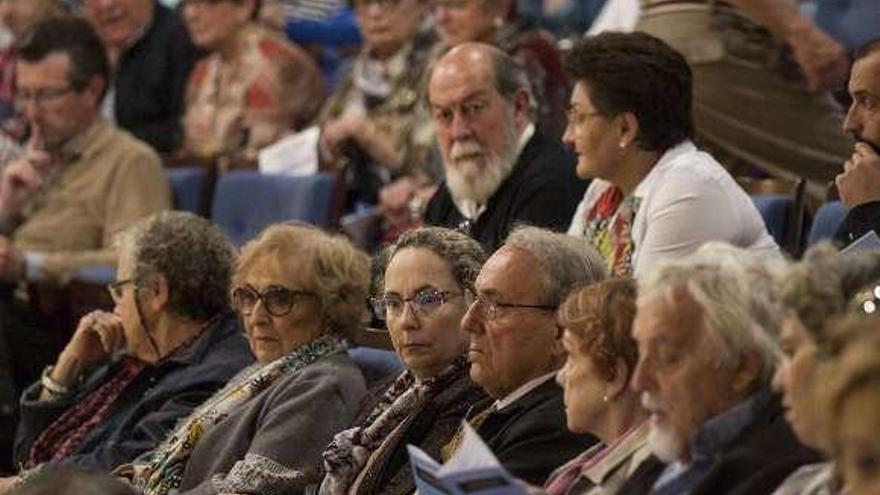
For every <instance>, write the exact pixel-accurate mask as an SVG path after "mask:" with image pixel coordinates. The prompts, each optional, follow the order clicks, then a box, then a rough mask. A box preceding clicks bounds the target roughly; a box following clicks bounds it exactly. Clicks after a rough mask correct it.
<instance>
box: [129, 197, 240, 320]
mask: <svg viewBox="0 0 880 495" xmlns="http://www.w3.org/2000/svg"><path fill="white" fill-rule="evenodd" d="M117 244H118V246H119V247H120V248H121V249H122V250H124V251H125V252H126V253H127V254H130V256H131V258H130V259H131V260H132V263H133V267H132V279H133V280H134V281H135V286H136V287H137V286H138V284H141V283H142V282H143V281H144V280H146V279H147V278H149V277H150V276H151V275H155V274H159V275H162V276H163V277H164V278H165V280H166V281H167V283H168V311H169V312H171V313H173V314H175V315H178V316H182V317H185V318H190V319H192V320H194V321H205V320H208V319H210V318H211V317H213V316H214V315H216V314H218V313H220V312H222V311H225V310H226V309H227V308H228V307H229V300H228V297H229V283H230V279H231V277H232V270H233V266H234V264H235V248H233V246H232V244H230V242H229V240H228V239H227V238H226V237H225V236H224V235H223V234H222V233H221V232H220V230H219V229H217V228H216V227H215V226H214V225H213V224H211V222H209V221H208V220H206V219H204V218H201V217H198V216H196V215H193V214H192V213H186V212H180V211H164V212H160V213H156V214H155V215H152V216H149V217H147V218H145V219H143V220H141V221H139V222H137V223H136V224H134V225H133V226H131V227H130V228H128V229H127V230H125V231H123V232H122V233H121V234H120V235H119V237H118V239H117Z"/></svg>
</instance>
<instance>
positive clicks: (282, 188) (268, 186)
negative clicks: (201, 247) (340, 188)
mask: <svg viewBox="0 0 880 495" xmlns="http://www.w3.org/2000/svg"><path fill="white" fill-rule="evenodd" d="M332 199H333V178H332V177H331V176H330V175H328V174H315V175H310V176H306V177H293V176H283V175H268V174H261V173H259V172H256V171H245V170H236V171H232V172H229V173H227V174H225V175H223V176H221V177H220V179H219V180H218V181H217V186H216V189H215V190H214V201H213V206H212V208H211V219H212V220H213V221H214V222H215V223H216V224H217V226H218V227H220V229H221V230H222V231H223V232H224V233H225V234H226V235H228V236H229V239H230V240H231V241H232V242H233V243H234V244H235V245H237V246H241V245H242V244H244V243H245V242H247V241H249V240H251V239H253V238H254V237H256V236H257V234H259V233H260V232H261V231H262V230H263V229H264V228H266V227H267V226H269V225H271V224H273V223H277V222H284V221H287V220H299V221H303V222H307V223H311V224H314V225H318V226H321V227H326V226H327V224H328V222H329V219H330V208H331V202H332Z"/></svg>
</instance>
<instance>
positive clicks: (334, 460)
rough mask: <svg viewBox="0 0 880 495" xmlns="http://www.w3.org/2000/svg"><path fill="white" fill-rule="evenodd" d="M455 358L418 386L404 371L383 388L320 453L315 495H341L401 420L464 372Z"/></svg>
mask: <svg viewBox="0 0 880 495" xmlns="http://www.w3.org/2000/svg"><path fill="white" fill-rule="evenodd" d="M467 365H468V362H467V358H466V356H459V357H458V358H457V359H456V360H455V361H454V362H453V363H452V364H451V365H449V366H448V367H447V368H446V369H445V370H444V371H443V372H442V373H440V374H439V375H437V376H435V377H432V378H429V379H428V380H425V381H423V382H421V383H418V384H417V383H416V382H415V377H413V374H412V372H411V371H409V370H407V371H404V372H403V373H401V374H400V376H399V377H397V379H396V380H395V381H394V382H393V383H392V384H391V385H390V386H389V387H388V388H387V389H385V392H383V393H382V396H381V397H380V398H379V400H378V401H377V403H376V405H375V406H373V408H372V410H371V411H370V413H369V414H368V415H367V418H366V419H365V420H364V422H363V423H362V424H361V426H357V427H354V428H349V429H347V430H343V431H341V432H339V433H337V434H336V436H335V437H334V438H333V441H332V442H330V445H329V446H327V449H326V450H325V451H324V454H323V457H324V471H325V475H324V480H323V482H322V483H321V488H320V490H319V492H318V493H319V495H344V494H346V493H348V490H349V487H350V486H351V484H352V483H353V482H354V480H355V479H357V476H358V474H360V472H361V470H362V469H363V468H364V466H365V465H366V463H367V461H368V460H369V459H370V456H372V455H373V452H374V451H375V450H376V449H377V448H378V447H379V446H380V445H382V442H384V441H385V439H386V438H387V437H388V435H390V434H391V433H392V432H393V431H394V429H395V428H397V426H398V425H400V424H401V422H402V421H403V420H405V419H406V418H407V417H409V416H410V415H411V414H412V413H414V412H416V411H418V410H420V408H421V406H422V404H423V403H424V402H425V400H427V399H430V398H431V397H433V396H435V395H436V394H437V393H439V392H441V391H443V390H444V389H445V388H446V387H447V386H449V384H450V383H452V382H454V381H455V380H456V379H458V378H459V377H460V376H461V375H462V373H466V370H467Z"/></svg>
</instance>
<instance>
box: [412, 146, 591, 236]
mask: <svg viewBox="0 0 880 495" xmlns="http://www.w3.org/2000/svg"><path fill="white" fill-rule="evenodd" d="M574 168H575V160H574V157H573V156H572V155H571V153H569V152H568V151H566V150H565V148H563V147H562V144H560V143H559V142H558V141H556V140H553V139H550V138H547V137H546V136H544V135H542V134H541V133H539V132H535V134H534V136H532V138H531V139H530V140H529V142H528V143H526V146H525V148H523V151H522V153H521V154H520V156H519V160H518V161H517V163H516V165H515V166H514V168H513V171H512V172H511V174H510V176H509V177H508V178H507V179H506V180H505V181H504V182H502V183H501V187H499V189H498V191H496V192H495V194H494V195H493V196H492V198H490V199H489V203H488V204H487V205H486V211H485V212H483V214H482V215H480V217H479V218H478V219H477V221H476V222H475V223H474V224H473V225H472V226H471V229H470V234H471V236H472V237H473V238H474V239H476V240H478V241H480V243H481V244H482V245H483V247H485V248H486V249H487V250H488V251H489V252H492V251H494V250H495V249H497V248H498V246H500V245H501V244H502V243H503V242H504V238H505V237H507V234H508V232H509V231H510V229H511V227H513V226H514V224H517V223H526V224H530V225H535V226H538V227H545V228H549V229H552V230H557V231H563V232H564V231H565V230H567V229H568V225H569V223H571V217H572V215H574V210H575V208H577V205H578V203H580V201H581V199H583V195H584V190H586V188H587V184H588V182H587V181H584V180H581V179H579V178H578V177H577V175H575V172H574ZM463 220H464V217H463V216H462V215H461V213H460V212H459V211H458V208H456V206H455V203H454V202H453V201H452V194H451V193H450V192H449V188H448V187H447V186H446V183H445V182H444V183H443V184H442V185H441V186H440V188H439V189H438V190H437V192H436V193H435V194H434V196H433V197H432V198H431V201H430V202H429V203H428V207H427V209H426V210H425V223H427V224H428V225H437V226H440V227H449V228H456V227H458V226H459V224H461V223H462V221H463Z"/></svg>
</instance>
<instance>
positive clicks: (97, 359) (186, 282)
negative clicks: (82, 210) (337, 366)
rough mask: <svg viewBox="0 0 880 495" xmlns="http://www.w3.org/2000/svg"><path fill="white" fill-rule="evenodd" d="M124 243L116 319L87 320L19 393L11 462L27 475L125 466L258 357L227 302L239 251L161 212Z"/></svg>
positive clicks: (214, 233)
mask: <svg viewBox="0 0 880 495" xmlns="http://www.w3.org/2000/svg"><path fill="white" fill-rule="evenodd" d="M118 245H119V246H118V247H119V251H120V259H119V267H118V271H117V277H118V281H117V282H115V283H112V284H110V286H109V289H110V294H111V295H112V296H113V300H114V302H115V303H116V305H115V308H114V309H113V312H112V313H108V312H104V311H94V312H92V313H89V314H88V315H86V316H85V317H84V318H82V320H80V322H79V325H78V327H77V329H76V331H75V332H74V334H73V337H71V339H70V342H69V343H68V344H67V347H66V348H65V349H64V350H63V352H62V353H61V355H60V356H59V357H58V359H57V361H56V362H55V365H54V366H50V367H48V368H47V369H46V370H45V371H44V372H43V378H42V380H40V381H38V382H37V383H35V384H33V385H32V386H31V387H30V388H28V389H27V390H26V391H25V392H24V395H23V396H22V399H21V421H20V423H19V426H18V435H17V442H16V448H15V455H16V461H17V464H18V465H21V466H24V467H25V468H27V469H28V471H26V474H33V473H34V472H35V471H37V470H39V469H41V468H43V467H46V466H57V465H72V466H78V467H83V468H88V469H94V470H99V471H107V470H110V469H112V468H114V467H115V466H117V465H119V464H121V463H123V462H130V461H131V460H132V459H134V458H135V457H137V456H138V455H140V454H141V453H143V452H146V451H148V450H150V449H152V448H155V447H156V446H157V445H158V444H159V442H161V441H162V439H163V438H165V436H166V435H167V434H168V433H170V432H171V430H172V429H173V428H174V425H175V424H176V423H177V422H178V421H179V420H180V419H181V418H183V417H185V416H186V415H187V414H189V413H190V411H191V410H192V409H193V408H194V407H195V406H196V405H197V404H199V403H200V402H202V401H204V400H206V399H207V398H208V397H210V396H211V394H213V393H214V392H216V391H217V390H218V389H219V388H220V387H222V386H223V385H224V384H225V383H226V382H227V381H228V380H229V379H230V378H232V377H233V376H234V375H235V374H236V373H237V372H239V371H240V370H241V369H242V368H244V367H245V366H247V365H248V364H250V363H251V362H252V361H253V357H252V356H251V353H250V352H249V351H248V349H247V342H246V341H245V339H244V338H243V337H242V335H241V330H240V327H239V325H238V324H237V322H236V319H235V316H234V314H232V312H231V311H230V310H229V304H228V294H229V284H230V277H231V275H232V270H233V266H234V262H235V251H234V249H233V247H232V246H231V245H230V243H229V242H228V241H227V240H226V239H225V238H224V237H223V235H222V234H221V233H220V232H219V231H218V230H217V229H216V228H215V227H214V226H212V225H211V224H210V223H209V222H208V221H206V220H204V219H202V218H199V217H197V216H195V215H192V214H188V213H180V212H165V213H160V214H157V215H154V216H152V217H149V218H147V219H145V220H143V221H141V222H140V223H138V224H135V225H134V226H133V227H131V228H130V229H129V230H127V231H125V232H123V233H122V234H121V238H120V239H119V240H118Z"/></svg>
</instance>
